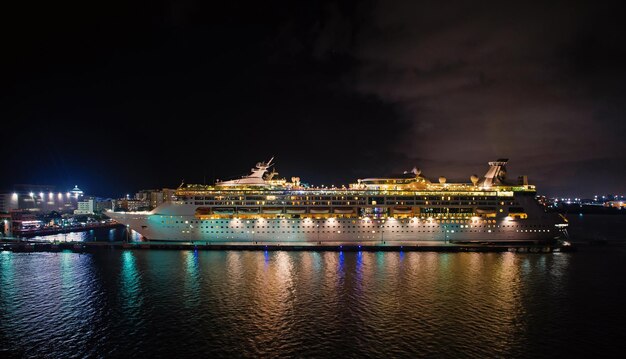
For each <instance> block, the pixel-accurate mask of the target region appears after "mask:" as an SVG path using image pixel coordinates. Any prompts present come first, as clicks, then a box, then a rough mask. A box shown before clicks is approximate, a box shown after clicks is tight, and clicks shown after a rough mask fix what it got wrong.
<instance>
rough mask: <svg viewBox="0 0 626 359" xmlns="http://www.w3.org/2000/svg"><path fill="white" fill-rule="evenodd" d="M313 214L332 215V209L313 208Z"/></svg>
mask: <svg viewBox="0 0 626 359" xmlns="http://www.w3.org/2000/svg"><path fill="white" fill-rule="evenodd" d="M311 213H315V214H323V213H330V208H328V207H312V208H311Z"/></svg>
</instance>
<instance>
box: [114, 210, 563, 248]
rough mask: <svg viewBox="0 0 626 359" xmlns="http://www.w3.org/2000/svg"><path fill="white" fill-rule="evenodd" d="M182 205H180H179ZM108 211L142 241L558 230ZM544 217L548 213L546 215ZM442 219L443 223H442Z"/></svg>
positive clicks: (486, 235) (485, 236)
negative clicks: (214, 217)
mask: <svg viewBox="0 0 626 359" xmlns="http://www.w3.org/2000/svg"><path fill="white" fill-rule="evenodd" d="M182 206H185V205H182ZM109 215H110V216H111V217H112V218H113V219H115V220H117V221H118V222H120V223H123V224H126V225H128V226H129V228H130V229H133V230H135V231H137V232H138V233H139V234H141V235H142V236H143V237H144V239H146V240H154V241H184V242H190V241H202V242H246V243H255V242H263V243H266V242H303V243H317V242H345V243H358V242H361V241H380V242H394V241H395V242H410V241H415V242H420V241H438V242H442V243H444V242H448V243H454V242H488V243H497V242H537V243H540V242H541V243H546V242H550V241H553V240H555V239H556V238H558V237H559V235H560V234H561V232H560V230H559V229H558V228H556V227H555V226H554V221H546V220H513V219H500V220H493V221H485V220H482V219H474V220H472V219H467V220H441V221H439V223H437V221H436V220H429V219H420V218H406V219H395V218H387V219H385V220H382V219H372V220H368V219H358V218H327V219H312V218H304V219H300V218H296V219H293V218H290V219H287V218H283V219H278V218H277V219H264V218H256V219H232V218H231V219H205V220H200V219H198V218H196V217H195V216H194V215H176V216H171V215H159V214H148V213H133V212H126V213H123V212H114V213H109ZM546 216H549V214H546ZM442 222H443V223H442Z"/></svg>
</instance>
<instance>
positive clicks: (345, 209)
mask: <svg viewBox="0 0 626 359" xmlns="http://www.w3.org/2000/svg"><path fill="white" fill-rule="evenodd" d="M311 213H313V212H311ZM333 213H337V214H351V213H354V208H352V207H336V208H333Z"/></svg>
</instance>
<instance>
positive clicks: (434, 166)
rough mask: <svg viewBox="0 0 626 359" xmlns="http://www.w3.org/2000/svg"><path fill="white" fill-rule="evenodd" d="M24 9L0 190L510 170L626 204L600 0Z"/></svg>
mask: <svg viewBox="0 0 626 359" xmlns="http://www.w3.org/2000/svg"><path fill="white" fill-rule="evenodd" d="M131 3H132V4H131ZM616 4H617V3H616ZM18 6H19V8H14V9H7V11H3V15H2V17H3V18H2V19H1V20H2V25H0V26H2V27H3V29H2V31H3V35H4V36H3V38H4V39H3V43H2V56H1V59H0V62H1V65H2V70H0V71H2V72H1V73H2V81H1V85H0V118H2V119H3V120H2V126H1V127H2V130H1V131H2V133H1V138H2V159H3V163H2V176H0V177H1V183H0V187H2V188H5V189H11V187H12V185H13V184H15V183H35V184H52V185H56V186H57V187H58V189H60V190H65V189H66V188H69V187H70V186H73V185H74V184H78V185H79V186H80V187H81V188H83V190H85V192H86V193H88V194H95V195H115V196H117V195H120V194H124V193H127V192H131V193H132V192H133V191H135V190H138V189H142V188H159V187H175V186H177V185H178V184H179V183H180V181H181V180H182V179H185V181H186V182H188V183H190V182H202V181H203V177H204V176H206V178H207V181H208V182H211V181H212V180H213V179H214V178H216V177H217V178H222V179H225V178H229V177H233V176H238V175H242V174H245V173H246V172H247V170H248V169H249V168H250V167H251V166H252V165H253V164H254V163H256V162H257V161H260V160H263V159H268V158H269V157H270V156H272V155H276V157H277V162H278V167H277V170H278V171H279V172H280V174H281V175H282V176H285V177H287V178H290V177H291V176H295V175H298V176H300V177H301V178H302V180H303V181H305V182H312V183H315V184H333V183H334V184H341V183H348V182H350V181H352V180H354V179H355V178H358V177H367V176H371V175H380V174H385V173H390V172H397V171H401V170H404V169H410V168H411V167H413V166H418V167H419V168H421V169H422V170H423V173H424V174H425V175H426V176H427V177H431V178H436V177H438V176H440V175H445V176H447V177H448V178H452V179H461V180H466V181H468V178H469V176H470V175H471V174H473V173H476V174H479V175H482V174H483V173H484V171H485V170H486V162H487V161H489V160H493V159H496V158H500V157H508V158H510V164H509V172H510V173H511V175H512V176H516V175H520V174H527V175H529V179H530V181H531V182H532V183H535V184H537V185H538V186H539V192H540V193H542V194H549V195H566V194H571V195H591V194H593V193H624V192H626V181H625V178H626V142H625V141H624V139H625V138H626V122H625V121H624V117H625V115H626V101H625V100H626V81H625V80H626V69H625V66H626V41H624V38H623V35H624V34H625V33H626V31H624V30H626V29H625V28H624V27H625V25H624V24H626V22H625V21H623V18H624V16H623V11H621V10H622V9H619V8H618V7H617V6H614V5H612V4H611V3H606V2H605V3H604V4H598V2H589V3H584V2H573V1H563V2H550V5H546V4H545V2H529V1H524V2H517V3H516V2H502V1H492V2H481V3H480V4H478V2H470V1H468V2H454V3H453V2H441V1H433V2H419V1H408V0H407V1H364V2H352V1H255V2H250V3H248V2H238V1H223V2H220V3H218V2H212V1H200V0H198V1H176V2H159V1H143V2H131V1H127V2H120V3H115V2H111V1H106V2H95V1H90V2H79V3H69V2H66V3H59V2H48V3H47V4H33V3H24V4H22V5H18Z"/></svg>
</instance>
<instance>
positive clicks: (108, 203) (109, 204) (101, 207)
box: [95, 198, 115, 213]
mask: <svg viewBox="0 0 626 359" xmlns="http://www.w3.org/2000/svg"><path fill="white" fill-rule="evenodd" d="M114 208H115V200H113V199H111V198H106V199H101V198H98V199H96V210H95V211H96V212H98V213H102V212H106V211H107V210H112V209H114Z"/></svg>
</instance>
